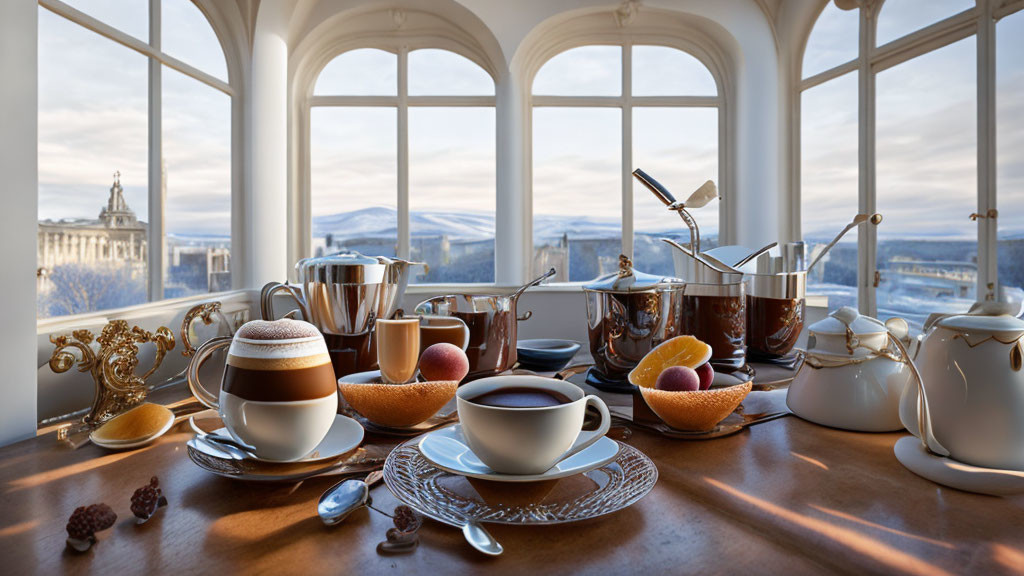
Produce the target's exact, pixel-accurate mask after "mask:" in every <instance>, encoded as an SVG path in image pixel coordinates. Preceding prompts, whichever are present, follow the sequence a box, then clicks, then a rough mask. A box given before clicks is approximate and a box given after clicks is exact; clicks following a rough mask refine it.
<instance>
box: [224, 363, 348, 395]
mask: <svg viewBox="0 0 1024 576" xmlns="http://www.w3.org/2000/svg"><path fill="white" fill-rule="evenodd" d="M221 386H222V388H223V389H224V391H225V392H229V393H231V394H234V395H235V396H238V397H239V398H245V399H246V400H252V401H254V402H297V401H299V400H317V399H319V398H323V397H324V396H330V395H331V394H337V392H338V384H337V380H335V378H334V368H333V367H332V366H331V365H330V364H326V363H325V364H321V365H319V366H310V367H309V368H297V369H294V370H249V369H247V368H239V367H237V366H232V365H231V364H228V365H227V367H226V368H225V369H224V381H223V382H222V384H221Z"/></svg>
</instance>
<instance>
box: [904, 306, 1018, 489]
mask: <svg viewBox="0 0 1024 576" xmlns="http://www.w3.org/2000/svg"><path fill="white" fill-rule="evenodd" d="M976 308H977V309H975V310H972V312H971V313H969V314H962V315H955V316H939V317H938V318H936V319H935V320H934V321H930V322H929V323H928V324H926V335H925V336H924V339H923V341H922V342H921V346H920V348H919V350H918V353H917V357H916V358H915V359H914V364H915V365H916V369H917V371H918V372H919V373H920V384H919V385H918V386H908V387H907V390H906V392H904V394H903V398H902V399H901V401H900V420H901V421H902V422H903V424H904V426H906V428H907V430H909V431H910V432H911V433H912V434H914V435H915V436H918V437H919V438H923V440H922V441H923V442H924V443H925V446H927V447H928V449H929V450H930V451H932V452H934V453H936V454H939V455H941V456H950V457H952V458H953V459H955V460H959V461H961V462H964V463H967V464H973V465H976V466H982V467H987V468H997V469H1007V470H1024V320H1021V319H1019V318H1016V317H1014V316H1012V315H1010V314H999V313H998V312H1000V311H1002V308H1001V307H1000V305H998V304H984V305H979V306H977V307H976ZM919 390H923V391H924V394H923V397H922V395H921V394H920V393H919ZM919 416H920V418H919Z"/></svg>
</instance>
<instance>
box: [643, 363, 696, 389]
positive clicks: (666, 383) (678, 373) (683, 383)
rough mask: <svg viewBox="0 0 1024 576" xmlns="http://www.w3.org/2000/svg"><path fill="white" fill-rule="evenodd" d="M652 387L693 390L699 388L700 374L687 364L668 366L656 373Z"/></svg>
mask: <svg viewBox="0 0 1024 576" xmlns="http://www.w3.org/2000/svg"><path fill="white" fill-rule="evenodd" d="M654 387H655V388H657V389H658V390H667V391H669V392H693V391H694V390H699V389H700V376H698V375H697V371H696V370H694V369H693V368H690V367H688V366H670V367H668V368H666V369H664V370H662V372H661V374H659V375H658V380H657V381H656V382H655V383H654Z"/></svg>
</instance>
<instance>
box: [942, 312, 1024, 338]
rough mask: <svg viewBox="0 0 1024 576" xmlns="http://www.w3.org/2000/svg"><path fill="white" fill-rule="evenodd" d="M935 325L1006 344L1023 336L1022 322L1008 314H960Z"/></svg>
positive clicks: (1023, 322)
mask: <svg viewBox="0 0 1024 576" xmlns="http://www.w3.org/2000/svg"><path fill="white" fill-rule="evenodd" d="M937 325H938V326H941V327H943V328H948V329H950V330H953V331H955V332H960V333H964V334H970V335H977V336H982V335H984V336H994V337H996V338H998V339H999V340H1004V341H1006V342H1012V341H1014V340H1017V339H1018V338H1020V337H1021V336H1022V335H1024V320H1021V319H1020V318H1017V317H1015V316H1010V315H1009V314H1000V315H997V316H985V315H981V314H960V315H957V316H950V317H948V318H943V319H942V320H939V321H938V323H937Z"/></svg>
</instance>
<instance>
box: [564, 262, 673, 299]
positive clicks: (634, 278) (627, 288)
mask: <svg viewBox="0 0 1024 576" xmlns="http://www.w3.org/2000/svg"><path fill="white" fill-rule="evenodd" d="M671 284H682V280H678V279H676V278H665V277H664V276H655V275H654V274H647V273H646V272H641V271H639V270H636V269H635V268H633V261H632V260H630V259H629V258H627V257H626V256H625V255H624V254H620V255H619V271H618V272H612V273H611V274H605V275H604V276H601V277H599V278H597V279H596V280H594V281H593V282H591V283H590V284H587V285H586V286H584V287H583V289H584V290H592V291H595V292H650V291H652V290H657V289H658V288H661V287H664V286H666V285H671Z"/></svg>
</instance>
